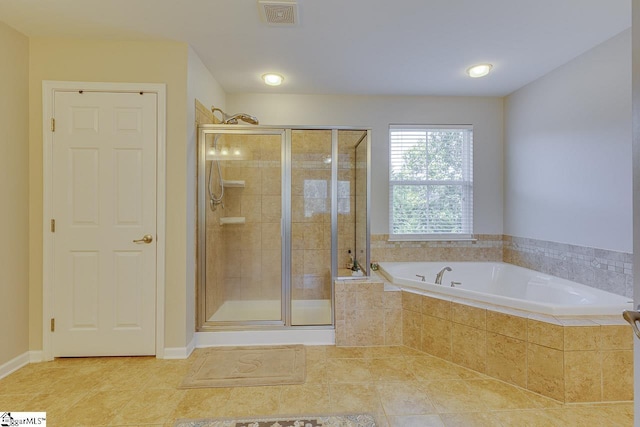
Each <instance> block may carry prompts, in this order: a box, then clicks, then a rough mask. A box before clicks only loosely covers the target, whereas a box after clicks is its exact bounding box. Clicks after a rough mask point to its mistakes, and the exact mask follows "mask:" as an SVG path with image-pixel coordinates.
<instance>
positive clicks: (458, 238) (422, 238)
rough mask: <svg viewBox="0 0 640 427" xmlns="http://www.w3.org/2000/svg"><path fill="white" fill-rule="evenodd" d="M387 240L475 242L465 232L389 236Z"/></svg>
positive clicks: (475, 240)
mask: <svg viewBox="0 0 640 427" xmlns="http://www.w3.org/2000/svg"><path fill="white" fill-rule="evenodd" d="M387 241H389V242H477V241H478V239H475V238H474V237H473V235H470V234H465V235H461V236H443V235H440V236H419V235H410V236H391V235H390V236H389V238H388V239H387Z"/></svg>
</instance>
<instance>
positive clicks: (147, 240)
mask: <svg viewBox="0 0 640 427" xmlns="http://www.w3.org/2000/svg"><path fill="white" fill-rule="evenodd" d="M151 242H153V236H152V235H151V234H145V235H144V236H142V239H138V240H134V241H133V243H146V244H147V245H148V244H149V243H151Z"/></svg>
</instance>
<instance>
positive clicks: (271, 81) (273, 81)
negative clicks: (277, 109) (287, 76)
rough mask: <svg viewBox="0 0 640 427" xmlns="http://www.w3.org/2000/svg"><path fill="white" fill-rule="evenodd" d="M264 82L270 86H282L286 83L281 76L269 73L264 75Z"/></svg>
mask: <svg viewBox="0 0 640 427" xmlns="http://www.w3.org/2000/svg"><path fill="white" fill-rule="evenodd" d="M262 80H264V82H265V83H266V84H268V85H269V86H280V85H281V84H282V82H283V81H284V77H282V76H281V75H280V74H275V73H267V74H263V75H262Z"/></svg>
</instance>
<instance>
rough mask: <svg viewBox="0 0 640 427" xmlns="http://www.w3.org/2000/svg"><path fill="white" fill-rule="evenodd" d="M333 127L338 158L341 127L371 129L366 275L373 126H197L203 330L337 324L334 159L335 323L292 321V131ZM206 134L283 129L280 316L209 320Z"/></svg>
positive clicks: (334, 173)
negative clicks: (303, 323) (301, 323)
mask: <svg viewBox="0 0 640 427" xmlns="http://www.w3.org/2000/svg"><path fill="white" fill-rule="evenodd" d="M294 130H299V131H305V130H308V131H314V130H315V131H318V130H329V131H331V156H332V157H333V158H335V159H337V158H338V132H339V131H341V130H346V131H363V132H366V141H367V151H366V164H367V173H366V181H367V183H366V198H367V200H366V211H367V212H366V248H365V254H366V257H365V258H366V259H365V264H364V266H363V268H364V269H365V273H366V274H365V275H366V276H368V275H369V272H370V271H369V264H370V244H371V242H370V237H371V228H370V227H371V129H370V128H367V127H360V126H266V125H257V126H253V125H228V124H227V125H225V124H202V125H199V126H198V139H197V147H196V148H197V155H198V158H197V190H196V191H197V198H196V211H197V248H196V251H197V252H196V259H197V261H196V270H197V275H196V276H197V277H196V280H197V289H196V290H197V293H196V305H197V306H198V307H196V313H197V319H196V330H197V331H198V332H212V331H232V330H250V329H300V330H304V329H316V330H317V329H334V328H335V286H334V283H335V280H336V279H338V278H339V277H338V253H337V252H338V251H337V240H338V221H337V218H338V191H337V186H338V166H337V165H338V162H337V161H336V162H332V165H331V186H330V189H331V212H330V216H331V284H330V286H331V324H327V325H292V324H291V311H292V310H291V305H292V302H293V300H292V297H291V296H292V294H291V285H292V281H291V275H292V273H291V251H292V247H291V234H292V233H291V228H292V223H291V221H292V217H291V214H292V213H291V198H292V195H291V170H292V159H291V152H292V148H291V144H292V131H294ZM207 134H236V135H281V138H282V139H281V146H280V148H281V195H282V200H281V202H282V205H281V206H282V214H281V225H280V236H281V298H280V303H281V320H249V321H218V322H208V320H207V313H206V299H205V297H204V296H205V292H206V268H204V265H205V263H206V228H207V227H206V214H207V209H208V203H204V201H205V200H206V186H205V185H204V181H203V180H204V177H205V176H206V164H207V163H206V162H207V161H206V135H207Z"/></svg>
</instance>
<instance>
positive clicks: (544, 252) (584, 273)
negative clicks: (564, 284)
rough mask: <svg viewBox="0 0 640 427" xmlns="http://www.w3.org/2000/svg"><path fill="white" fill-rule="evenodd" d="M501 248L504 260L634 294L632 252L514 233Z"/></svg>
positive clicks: (611, 290) (622, 293) (618, 292)
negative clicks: (533, 237)
mask: <svg viewBox="0 0 640 427" xmlns="http://www.w3.org/2000/svg"><path fill="white" fill-rule="evenodd" d="M503 248H504V249H503V250H504V255H503V260H504V262H508V263H510V264H515V265H518V266H520V267H525V268H530V269H533V270H537V271H541V272H543V273H546V274H551V275H553V276H557V277H561V278H563V279H568V280H572V281H574V282H578V283H583V284H585V285H588V286H592V287H594V288H599V289H603V290H605V291H609V292H613V293H616V294H619V295H624V296H627V297H632V296H633V271H632V263H633V254H630V253H626V252H616V251H610V250H606V249H597V248H590V247H585V246H576V245H570V244H566V243H557V242H549V241H545V240H536V239H528V238H522V237H514V236H504V241H503Z"/></svg>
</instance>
